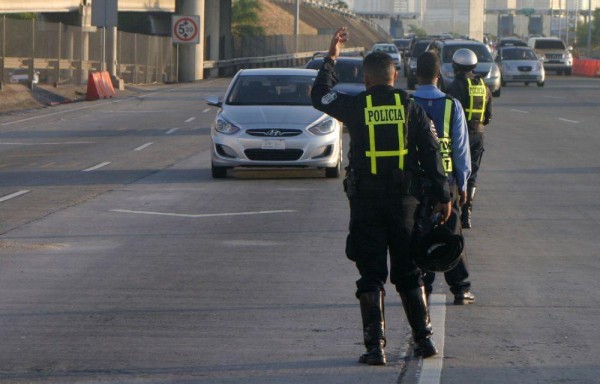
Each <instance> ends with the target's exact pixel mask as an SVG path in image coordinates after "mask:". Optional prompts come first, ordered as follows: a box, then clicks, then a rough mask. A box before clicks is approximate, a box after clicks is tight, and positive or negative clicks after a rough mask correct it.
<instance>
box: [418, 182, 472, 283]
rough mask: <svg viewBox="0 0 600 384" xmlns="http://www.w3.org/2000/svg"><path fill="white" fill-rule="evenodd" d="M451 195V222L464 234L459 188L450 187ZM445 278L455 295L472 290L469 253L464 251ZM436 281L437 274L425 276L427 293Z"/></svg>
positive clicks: (456, 231)
mask: <svg viewBox="0 0 600 384" xmlns="http://www.w3.org/2000/svg"><path fill="white" fill-rule="evenodd" d="M450 194H451V196H452V212H453V214H454V215H453V217H454V218H455V219H454V220H452V221H451V223H450V224H451V225H452V226H453V228H452V231H453V232H454V233H455V234H459V233H460V234H462V225H461V222H460V220H459V219H458V218H460V209H461V208H460V205H459V203H460V196H459V195H458V188H457V187H456V185H450ZM444 278H445V279H446V283H447V284H448V286H449V287H450V291H451V292H452V293H454V294H457V293H463V292H468V291H469V290H470V289H471V282H470V281H469V280H467V279H468V278H469V268H468V265H467V253H466V251H465V250H464V249H463V253H462V256H461V258H460V261H459V262H458V264H456V266H455V267H454V268H452V269H451V270H449V271H447V272H444ZM434 280H435V273H432V272H427V273H425V274H424V276H423V283H424V284H425V292H427V294H430V293H431V291H432V289H433V282H434Z"/></svg>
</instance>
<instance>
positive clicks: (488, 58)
mask: <svg viewBox="0 0 600 384" xmlns="http://www.w3.org/2000/svg"><path fill="white" fill-rule="evenodd" d="M461 48H467V49H470V50H471V51H473V52H475V55H477V62H479V63H491V62H492V61H494V60H493V59H492V54H491V53H490V51H489V50H488V49H487V47H486V46H485V45H483V44H481V45H475V44H469V45H450V46H446V47H444V53H443V54H442V62H443V63H451V62H452V56H453V55H454V52H456V51H458V50H459V49H461Z"/></svg>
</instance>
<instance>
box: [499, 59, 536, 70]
mask: <svg viewBox="0 0 600 384" xmlns="http://www.w3.org/2000/svg"><path fill="white" fill-rule="evenodd" d="M538 63H539V61H538V60H503V61H502V64H508V65H510V66H513V67H514V66H517V67H531V68H535V67H536V65H537V64H538Z"/></svg>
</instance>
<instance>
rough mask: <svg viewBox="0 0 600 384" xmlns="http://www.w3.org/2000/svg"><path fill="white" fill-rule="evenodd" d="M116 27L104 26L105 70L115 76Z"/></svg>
mask: <svg viewBox="0 0 600 384" xmlns="http://www.w3.org/2000/svg"><path fill="white" fill-rule="evenodd" d="M117 36H118V35H117V27H107V28H106V70H107V71H108V73H109V74H110V76H111V77H112V78H116V77H117Z"/></svg>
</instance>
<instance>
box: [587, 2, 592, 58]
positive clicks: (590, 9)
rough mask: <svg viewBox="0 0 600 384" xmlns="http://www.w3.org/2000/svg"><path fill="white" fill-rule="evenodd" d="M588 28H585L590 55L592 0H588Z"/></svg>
mask: <svg viewBox="0 0 600 384" xmlns="http://www.w3.org/2000/svg"><path fill="white" fill-rule="evenodd" d="M587 27H588V30H587V32H588V33H587V49H588V56H590V57H591V56H592V0H589V1H588V26H587Z"/></svg>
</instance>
